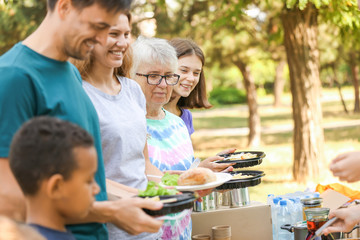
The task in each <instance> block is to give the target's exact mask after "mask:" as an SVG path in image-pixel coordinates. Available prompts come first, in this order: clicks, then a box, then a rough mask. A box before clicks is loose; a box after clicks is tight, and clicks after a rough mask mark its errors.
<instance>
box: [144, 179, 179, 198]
mask: <svg viewBox="0 0 360 240" xmlns="http://www.w3.org/2000/svg"><path fill="white" fill-rule="evenodd" d="M178 193H179V191H178V190H176V189H166V188H163V187H161V186H159V185H158V184H157V183H155V182H153V181H149V182H148V185H147V187H146V190H145V191H139V196H140V197H154V196H163V195H175V194H178Z"/></svg>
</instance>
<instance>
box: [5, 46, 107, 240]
mask: <svg viewBox="0 0 360 240" xmlns="http://www.w3.org/2000/svg"><path fill="white" fill-rule="evenodd" d="M41 115H48V116H53V117H58V118H61V119H63V120H67V121H70V122H73V123H76V124H78V125H79V126H81V127H82V128H84V129H85V130H87V131H88V132H89V133H90V134H91V135H92V136H93V137H94V140H95V147H96V149H97V153H98V170H97V173H96V176H95V179H96V181H97V183H98V184H99V186H100V188H101V191H100V193H99V194H98V195H97V196H96V200H98V201H103V200H107V194H106V188H105V187H106V184H105V171H104V163H103V159H102V152H101V139H100V128H99V121H98V117H97V113H96V110H95V108H94V106H93V105H92V102H91V100H90V99H89V97H88V96H87V94H86V93H85V91H84V90H83V88H82V85H81V77H80V74H79V72H78V71H77V69H76V68H75V66H74V65H72V64H71V63H69V62H67V61H64V62H62V61H56V60H53V59H50V58H47V57H45V56H43V55H41V54H39V53H37V52H35V51H33V50H32V49H30V48H28V47H26V46H25V45H23V44H22V43H18V44H16V45H15V46H14V47H13V48H12V49H10V50H9V51H8V52H6V53H5V54H4V55H2V56H1V57H0V157H5V158H7V157H8V154H9V148H10V143H11V140H12V138H13V135H14V134H15V132H16V131H17V130H18V128H19V127H20V126H21V125H22V124H23V123H24V122H26V121H27V120H29V119H30V118H32V117H35V116H41ZM69 229H70V230H71V232H73V234H74V235H75V237H76V238H77V239H84V240H92V239H99V240H103V239H107V238H108V235H107V230H106V226H105V224H99V223H90V224H79V225H71V226H69Z"/></svg>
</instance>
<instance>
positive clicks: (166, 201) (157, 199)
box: [145, 196, 177, 203]
mask: <svg viewBox="0 0 360 240" xmlns="http://www.w3.org/2000/svg"><path fill="white" fill-rule="evenodd" d="M145 199H150V200H153V201H157V202H162V203H173V202H176V201H177V199H176V198H166V199H160V197H159V196H155V197H145Z"/></svg>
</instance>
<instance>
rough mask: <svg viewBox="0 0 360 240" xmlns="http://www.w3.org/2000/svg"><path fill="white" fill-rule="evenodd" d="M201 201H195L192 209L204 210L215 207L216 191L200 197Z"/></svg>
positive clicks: (196, 210) (195, 210)
mask: <svg viewBox="0 0 360 240" xmlns="http://www.w3.org/2000/svg"><path fill="white" fill-rule="evenodd" d="M201 199H202V201H201V202H200V201H195V202H194V207H193V210H194V212H206V211H210V210H215V209H216V192H212V193H210V194H209V195H206V196H205V197H202V198H201Z"/></svg>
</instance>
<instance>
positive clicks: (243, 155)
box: [224, 152, 257, 161]
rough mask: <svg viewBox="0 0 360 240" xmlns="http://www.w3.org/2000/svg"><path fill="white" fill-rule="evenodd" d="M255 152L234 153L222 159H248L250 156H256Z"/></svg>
mask: <svg viewBox="0 0 360 240" xmlns="http://www.w3.org/2000/svg"><path fill="white" fill-rule="evenodd" d="M256 157H257V154H253V153H243V152H242V153H235V154H232V155H230V156H229V157H226V158H225V159H224V160H229V161H236V160H244V159H250V158H256Z"/></svg>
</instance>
